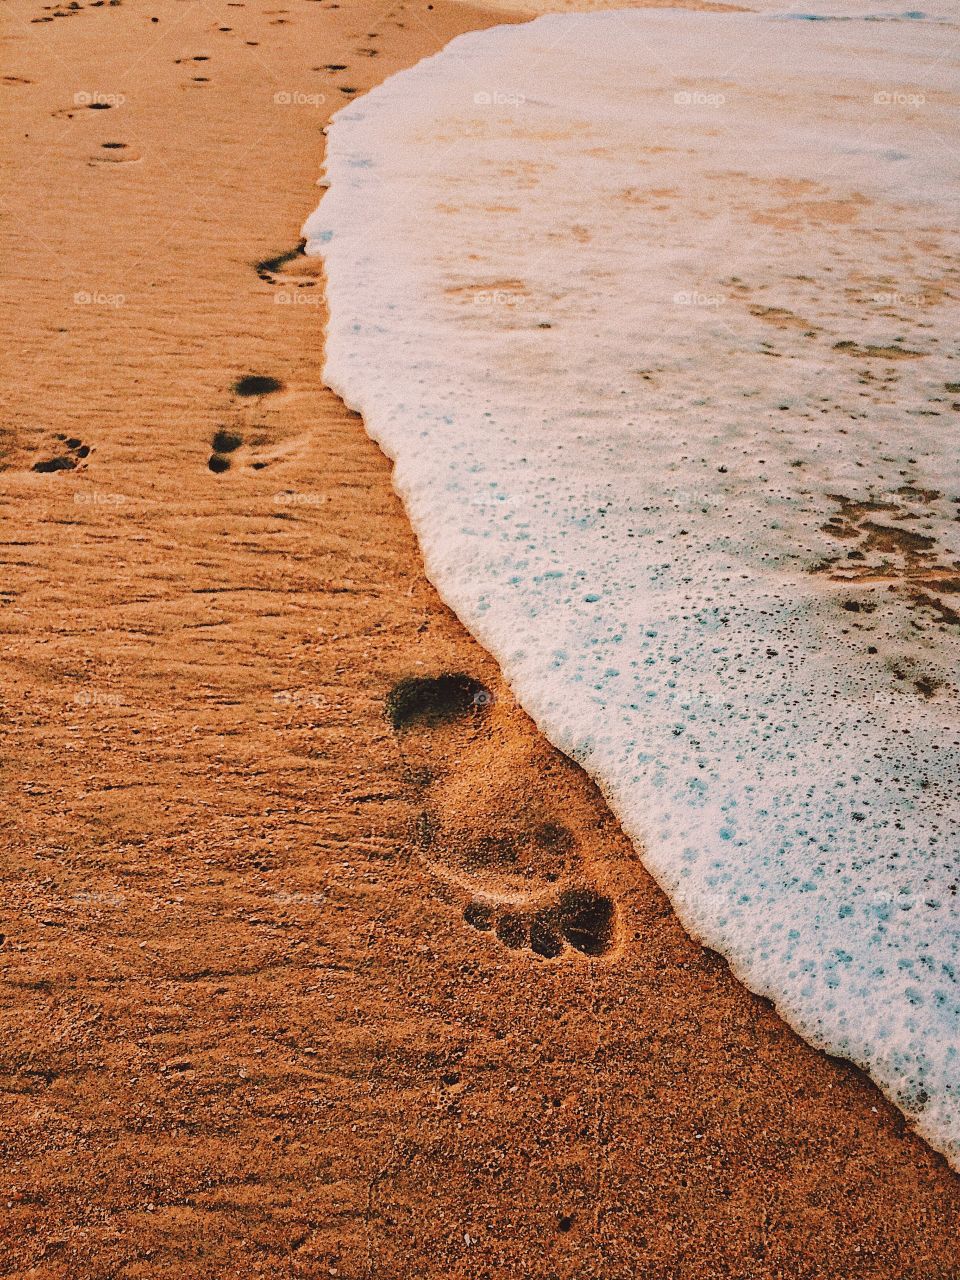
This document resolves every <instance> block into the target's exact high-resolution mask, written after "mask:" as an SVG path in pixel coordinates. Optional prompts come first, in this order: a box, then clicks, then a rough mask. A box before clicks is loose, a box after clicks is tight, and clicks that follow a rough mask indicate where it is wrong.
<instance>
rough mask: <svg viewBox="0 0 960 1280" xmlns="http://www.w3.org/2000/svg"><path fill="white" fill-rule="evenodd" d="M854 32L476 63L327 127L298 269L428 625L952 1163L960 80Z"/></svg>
mask: <svg viewBox="0 0 960 1280" xmlns="http://www.w3.org/2000/svg"><path fill="white" fill-rule="evenodd" d="M801 12H807V11H806V10H800V9H798V10H797V13H798V14H799V13H801ZM829 12H831V13H834V14H835V13H836V12H837V6H833V9H832V10H830V11H829ZM857 12H858V16H859V17H864V16H866V17H869V16H870V14H869V13H868V11H866V10H862V11H857ZM874 16H879V17H885V18H888V19H889V20H886V21H863V20H857V19H856V18H855V19H854V20H852V21H822V22H818V21H814V22H808V21H784V20H783V18H782V16H780V15H777V16H774V15H770V16H758V15H753V14H749V15H748V14H737V13H731V14H726V13H724V14H706V13H691V12H679V11H651V10H647V11H643V10H639V11H638V10H621V11H607V12H598V13H591V14H576V15H566V14H565V15H556V16H550V17H545V18H540V19H538V20H537V21H535V22H532V23H529V24H524V25H518V26H509V27H500V28H497V29H494V30H489V31H485V32H482V33H478V34H473V35H468V36H463V37H461V38H459V39H457V40H454V41H453V42H452V43H451V44H450V45H448V46H447V48H446V49H444V50H443V52H441V53H440V54H438V55H437V56H436V57H433V58H429V59H427V60H425V61H424V62H421V63H420V64H419V65H417V66H416V67H414V68H413V69H411V70H409V71H406V72H403V73H401V74H399V75H396V76H394V77H392V78H391V79H390V80H388V81H387V82H386V83H385V84H383V85H382V86H380V87H379V88H378V89H376V90H374V91H373V92H372V93H370V94H369V95H368V96H366V97H365V98H363V99H360V100H357V101H356V102H355V103H352V104H351V105H350V106H349V107H347V108H345V109H344V110H342V111H340V112H339V113H338V114H337V116H336V117H335V119H334V121H333V123H332V125H331V128H330V130H329V138H328V156H327V167H326V178H327V183H328V185H329V190H328V192H327V193H326V194H325V196H324V198H323V201H322V203H321V205H320V207H319V209H318V210H317V211H316V213H314V214H313V216H312V217H311V218H310V220H309V222H308V223H307V227H306V230H305V234H306V236H307V238H308V242H309V249H310V251H311V252H319V253H321V254H322V255H323V257H324V259H325V263H326V270H327V275H328V282H329V301H330V311H331V317H330V323H329V329H328V335H327V365H326V377H327V379H328V381H329V383H330V385H331V386H332V387H333V388H334V389H335V390H336V391H338V392H339V393H340V395H342V396H343V398H344V400H345V401H346V402H347V403H348V404H349V405H351V406H352V407H354V408H356V409H358V410H360V411H361V412H362V414H363V417H364V419H365V422H366V425H367V429H368V430H369V432H370V433H371V435H372V436H373V437H374V438H375V439H376V440H377V441H378V442H379V443H380V444H381V445H382V447H383V448H384V449H385V450H386V452H387V453H388V454H389V455H390V457H391V458H393V459H394V460H395V463H396V467H395V483H396V486H397V489H398V491H399V492H400V494H401V496H402V498H403V500H404V502H405V504H406V506H407V509H408V511H409V514H410V517H411V519H412V521H413V523H414V526H415V528H416V531H417V533H418V535H419V538H420V540H421V543H422V546H423V551H424V555H425V559H426V563H427V568H428V572H429V574H430V577H431V578H432V580H433V581H434V583H435V584H436V585H437V587H438V589H439V590H440V592H441V594H442V595H443V597H444V599H445V600H446V601H447V602H448V603H449V604H450V605H451V606H452V607H453V608H454V609H455V610H456V612H457V613H458V614H459V616H460V617H461V619H462V620H463V621H464V622H465V623H466V625H467V626H468V627H469V628H470V629H471V631H473V632H474V634H475V635H476V636H477V637H478V638H479V639H480V640H481V641H482V642H483V643H484V644H485V645H486V646H487V647H488V648H489V649H490V651H491V652H492V653H493V654H494V655H495V656H496V657H497V659H498V660H499V662H500V664H501V667H502V669H503V671H504V673H505V675H506V677H507V679H508V680H509V682H510V684H511V685H512V687H513V689H514V690H515V692H516V694H517V697H518V698H519V700H520V702H521V703H522V704H523V706H524V707H525V708H526V709H527V710H528V711H529V712H530V714H531V715H532V716H533V718H534V719H535V720H536V722H537V723H538V725H540V726H541V728H542V729H543V730H544V732H545V733H546V734H547V736H548V737H549V738H550V739H551V740H552V741H553V742H554V743H555V744H556V745H557V746H558V747H560V748H561V749H562V750H564V751H565V752H567V753H568V754H569V755H570V756H572V757H573V758H574V759H576V760H578V761H579V762H580V763H581V764H582V765H583V766H584V768H585V769H586V770H587V771H588V772H589V773H590V774H591V775H592V776H593V777H594V778H596V779H597V781H598V782H599V784H600V786H601V787H602V789H603V791H604V793H605V794H606V796H607V797H608V799H609V801H610V803H611V805H612V807H613V808H614V810H615V811H616V813H617V814H618V815H619V817H620V819H621V820H622V822H623V825H624V827H625V829H626V830H627V832H628V833H629V834H630V835H631V837H633V838H634V839H635V840H636V842H637V843H638V845H639V847H640V849H641V851H642V855H643V858H644V860H645V862H646V864H647V865H648V867H649V868H650V869H651V871H652V872H653V873H654V875H655V876H656V877H657V879H658V881H659V882H660V884H661V885H662V886H663V887H664V889H665V890H666V892H667V893H668V894H669V896H670V898H671V900H672V901H673V903H674V905H675V907H676V909H677V911H678V912H679V914H680V916H681V917H682V919H683V921H684V922H685V923H686V925H687V926H688V928H689V929H690V930H691V931H692V932H693V933H694V934H696V935H697V936H698V937H699V938H701V939H702V940H703V941H704V942H705V943H707V944H709V945H710V946H711V947H714V948H716V949H717V950H719V951H721V952H722V953H723V954H724V955H725V956H727V957H728V959H729V960H730V962H731V964H732V966H733V968H734V970H735V972H736V973H737V974H738V975H739V976H740V977H741V978H742V980H743V981H744V982H745V983H746V984H747V985H748V986H749V987H751V988H752V989H753V990H754V991H757V992H761V993H762V994H764V995H766V996H768V997H770V998H771V999H772V1000H773V1001H774V1002H775V1003H776V1006H777V1008H778V1009H779V1011H780V1012H781V1014H782V1015H783V1016H784V1017H785V1018H786V1019H787V1020H788V1021H789V1022H790V1023H791V1024H792V1025H793V1026H794V1027H795V1028H796V1029H797V1030H798V1031H799V1032H800V1033H801V1034H802V1035H804V1036H805V1037H806V1038H807V1039H808V1040H810V1041H811V1042H812V1043H814V1044H816V1045H819V1046H823V1047H824V1048H826V1049H828V1050H829V1051H830V1052H832V1053H835V1054H840V1055H844V1056H846V1057H848V1058H851V1059H853V1060H854V1061H855V1062H857V1063H859V1064H861V1065H862V1066H863V1067H865V1068H866V1069H867V1070H868V1071H869V1072H870V1074H871V1075H872V1076H873V1078H874V1079H875V1080H876V1081H877V1083H878V1084H879V1085H880V1086H881V1087H882V1088H883V1089H884V1090H885V1091H886V1093H887V1094H888V1095H889V1096H890V1097H891V1098H892V1099H893V1100H895V1101H896V1102H897V1104H898V1105H899V1106H900V1107H901V1108H902V1109H903V1111H904V1112H905V1113H907V1114H908V1115H909V1116H910V1117H911V1118H912V1119H913V1121H914V1122H915V1125H916V1127H917V1128H918V1129H919V1130H920V1131H921V1132H922V1133H923V1134H924V1135H925V1136H926V1138H927V1139H928V1140H929V1141H930V1142H931V1143H932V1144H933V1145H934V1146H936V1147H938V1148H939V1149H940V1150H941V1151H943V1152H944V1153H945V1154H946V1155H947V1156H948V1158H949V1159H950V1160H951V1161H953V1162H954V1163H955V1164H957V1163H960V954H958V953H960V947H958V939H960V932H958V922H960V890H958V886H960V839H958V827H960V805H958V799H960V717H958V703H957V679H958V668H957V656H958V647H960V625H958V624H960V523H958V517H960V505H958V503H960V451H958V442H960V441H958V429H957V425H956V423H957V410H958V408H960V360H958V358H957V354H956V344H955V338H956V335H957V331H958V326H957V322H958V313H957V305H956V298H957V271H956V263H957V243H956V236H955V235H954V233H953V232H952V230H951V224H952V223H953V222H954V221H955V211H956V208H957V203H956V201H957V185H958V184H957V180H956V163H955V161H956V154H955V148H956V144H957V139H958V137H960V133H958V130H957V101H958V100H957V78H956V70H957V66H956V62H957V55H956V42H955V38H954V37H955V29H952V28H951V29H950V30H949V31H948V32H947V33H946V35H945V31H944V24H943V23H942V22H939V21H934V20H932V19H930V20H928V19H924V18H917V17H908V16H906V15H897V14H896V13H892V14H891V13H888V12H886V11H884V12H882V13H881V12H880V11H877V13H876V14H875V15H874ZM947 37H950V38H947Z"/></svg>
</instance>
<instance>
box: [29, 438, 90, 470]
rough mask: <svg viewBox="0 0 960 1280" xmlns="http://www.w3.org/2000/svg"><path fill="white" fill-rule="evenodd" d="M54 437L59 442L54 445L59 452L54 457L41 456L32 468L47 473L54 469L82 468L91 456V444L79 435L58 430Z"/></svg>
mask: <svg viewBox="0 0 960 1280" xmlns="http://www.w3.org/2000/svg"><path fill="white" fill-rule="evenodd" d="M53 438H54V440H56V441H57V442H58V443H57V444H56V445H54V446H52V448H53V449H56V450H57V452H56V453H54V454H53V456H52V457H49V458H39V459H38V460H37V461H36V462H35V463H34V464H33V466H32V468H31V470H32V471H39V472H41V473H42V474H47V473H49V472H53V471H76V470H77V469H78V468H82V464H83V462H84V460H85V459H86V458H88V457H89V456H90V453H91V449H90V446H89V445H88V444H84V443H83V441H82V440H80V439H79V438H78V437H77V436H66V435H64V434H63V432H61V431H58V432H57V433H56V434H55V435H54V437H53Z"/></svg>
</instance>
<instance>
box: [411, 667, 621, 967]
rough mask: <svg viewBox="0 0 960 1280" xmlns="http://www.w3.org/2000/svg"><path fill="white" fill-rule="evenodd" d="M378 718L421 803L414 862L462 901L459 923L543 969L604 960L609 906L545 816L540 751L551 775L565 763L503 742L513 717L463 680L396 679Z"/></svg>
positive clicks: (444, 676) (567, 838)
mask: <svg viewBox="0 0 960 1280" xmlns="http://www.w3.org/2000/svg"><path fill="white" fill-rule="evenodd" d="M385 714H386V717H387V719H388V721H389V723H390V725H391V727H392V728H393V730H394V732H395V733H396V735H397V743H398V747H399V749H400V752H401V755H402V757H403V760H404V764H405V767H406V774H407V779H408V781H409V782H410V784H411V786H412V787H414V788H415V790H416V792H417V793H418V794H419V795H420V796H421V797H422V799H423V801H424V803H425V807H424V809H423V810H422V812H421V813H420V816H419V818H418V819H417V822H416V831H415V839H414V843H415V846H416V848H417V850H418V853H419V856H420V859H421V861H422V862H423V864H424V865H425V866H426V867H427V868H428V869H429V870H430V871H431V872H432V873H433V874H434V875H435V876H437V878H438V879H440V880H441V881H443V882H444V883H445V884H446V885H448V886H450V887H451V888H453V890H454V891H455V893H456V894H457V895H458V896H459V897H460V898H461V900H465V904H464V907H463V918H464V921H465V922H466V924H468V925H469V926H470V927H471V928H473V929H476V930H478V931H480V932H487V933H492V934H493V935H495V936H496V937H497V938H498V939H499V941H500V942H501V943H502V944H503V945H504V946H505V947H507V948H508V949H509V950H511V951H517V952H520V951H528V952H532V953H533V954H534V955H535V956H538V957H540V958H541V959H545V960H552V959H557V958H558V957H560V956H562V955H563V954H564V953H565V952H568V951H574V952H578V953H579V954H581V955H585V956H591V957H598V956H602V955H605V954H607V953H608V952H609V951H610V950H611V949H612V947H613V946H614V942H615V933H616V909H615V906H614V903H613V900H612V898H610V897H609V896H607V895H606V894H604V893H602V892H601V891H600V890H599V889H597V888H595V887H594V886H593V885H592V884H590V883H589V881H590V880H591V879H592V878H593V877H592V876H591V875H589V874H588V872H587V870H586V868H585V866H584V859H583V855H582V845H581V841H580V840H578V838H577V836H576V835H575V834H574V832H573V831H571V830H570V828H569V827H568V826H567V825H566V823H564V822H563V821H561V820H560V816H559V815H558V814H557V813H555V812H551V811H550V809H549V808H548V807H547V806H548V805H549V804H550V801H549V799H548V798H545V796H544V790H545V788H544V785H543V780H544V775H545V773H546V772H548V770H545V769H544V768H543V767H542V766H541V765H540V763H539V761H538V760H537V759H535V758H534V757H535V753H537V752H539V751H541V749H543V750H545V751H546V752H548V753H550V756H549V757H548V759H549V762H550V763H551V764H554V763H555V760H557V759H559V760H560V761H563V757H560V756H559V753H556V752H553V749H552V748H550V747H549V746H546V745H545V744H544V747H543V748H541V746H540V743H539V740H538V739H534V740H533V744H532V745H533V750H532V751H531V750H527V749H525V741H524V739H525V736H526V730H527V727H528V726H527V724H525V725H524V726H523V729H522V730H521V732H520V733H519V734H518V733H517V732H515V731H514V732H510V733H509V734H507V735H506V737H504V736H503V733H502V730H503V728H504V720H505V718H506V717H507V716H509V715H511V714H513V711H512V710H511V709H510V708H499V707H497V705H496V700H495V698H494V696H493V694H492V693H491V692H490V690H489V689H488V688H487V687H486V686H485V685H484V684H483V683H482V681H480V680H478V679H476V678H475V677H474V676H471V675H469V674H467V673H464V672H442V673H440V674H438V675H435V676H408V677H405V678H404V679H402V680H399V681H398V682H397V683H396V684H395V685H394V686H393V688H392V689H391V690H390V692H389V694H388V695H387V698H386V703H385ZM517 714H522V713H517ZM525 719H526V718H525V717H524V720H525ZM531 736H532V733H531ZM451 762H452V763H451ZM564 767H570V768H574V767H575V766H572V765H570V763H569V762H566V761H564Z"/></svg>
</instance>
